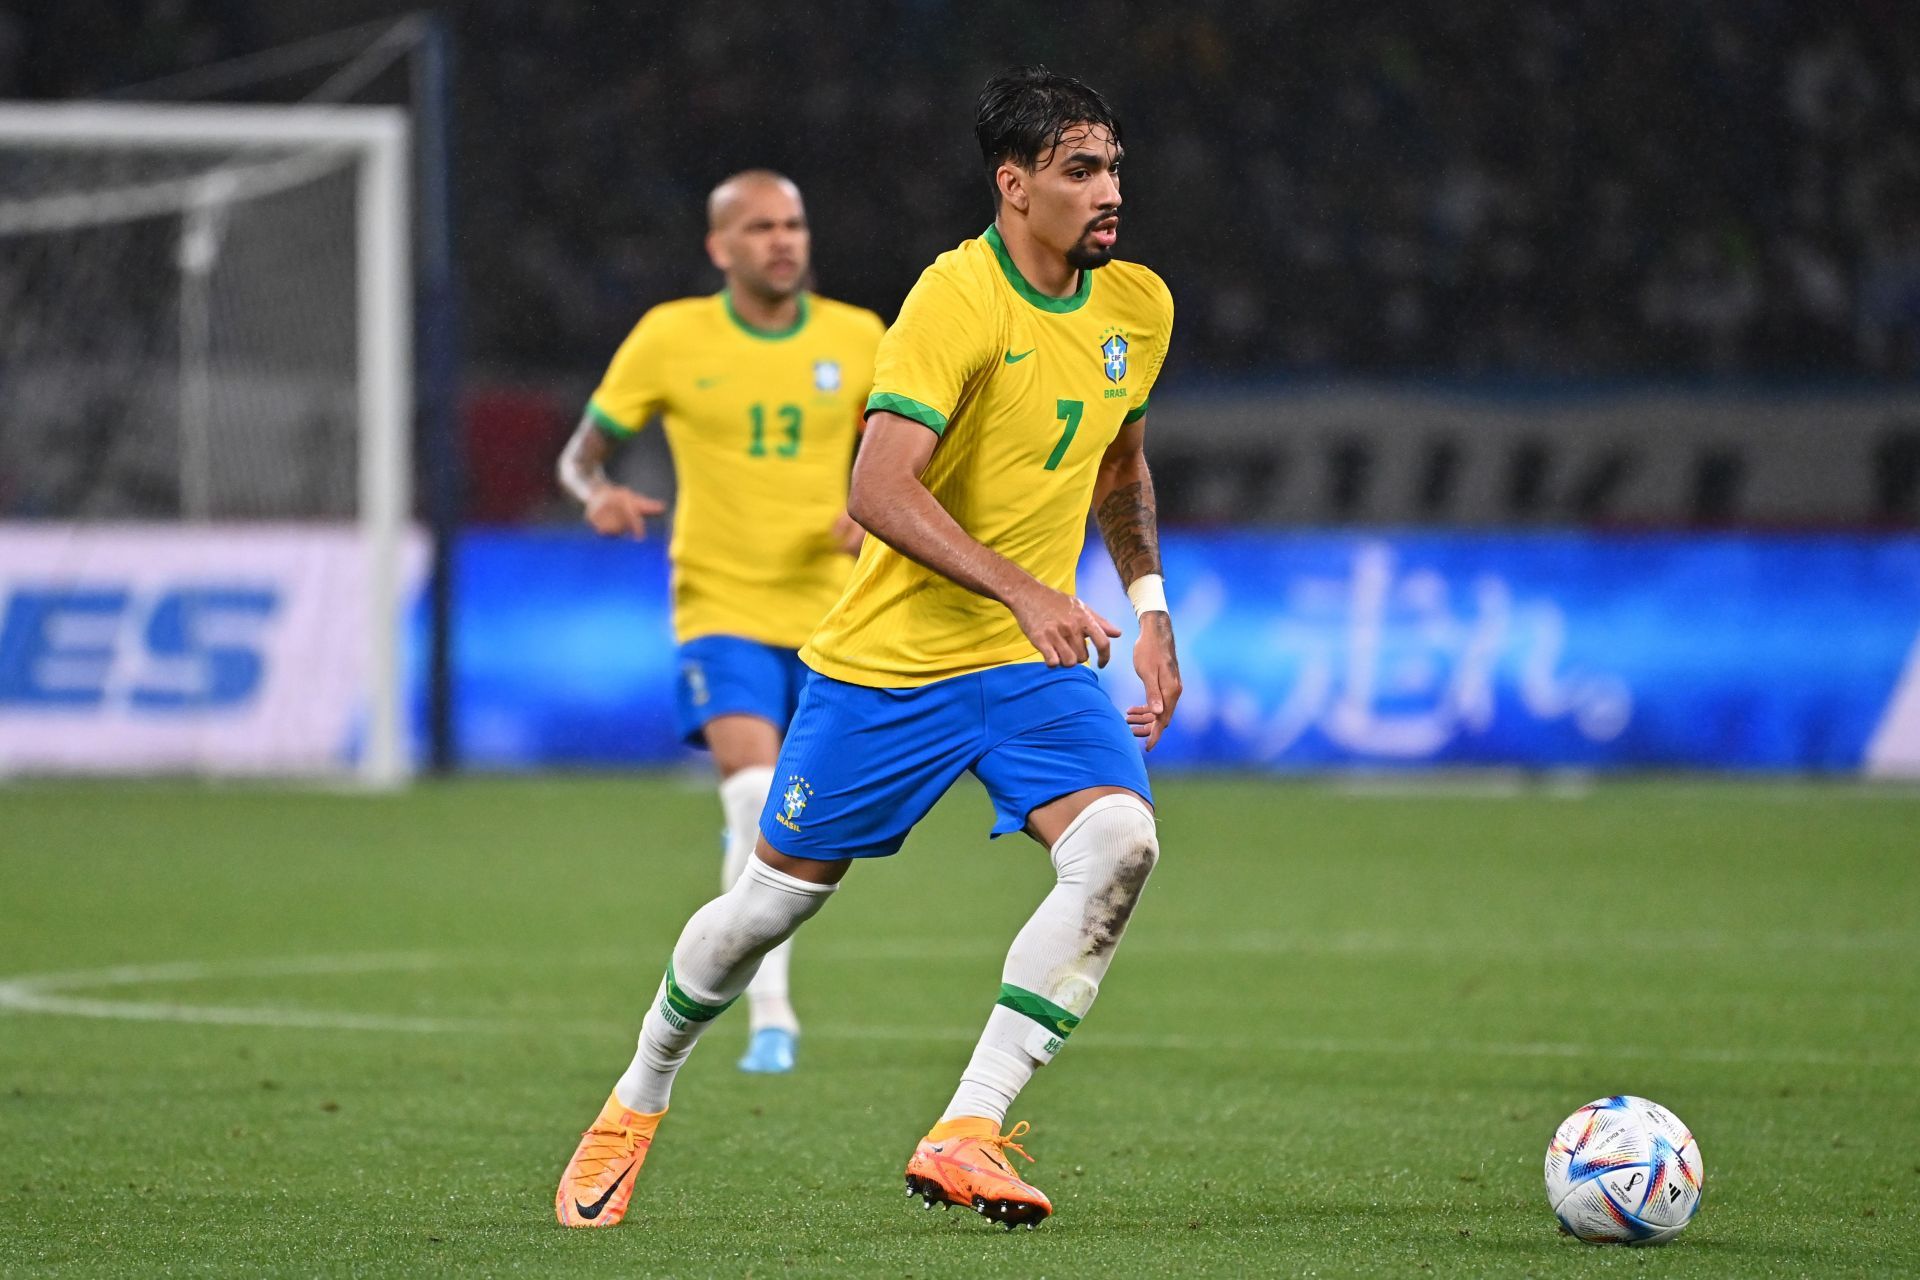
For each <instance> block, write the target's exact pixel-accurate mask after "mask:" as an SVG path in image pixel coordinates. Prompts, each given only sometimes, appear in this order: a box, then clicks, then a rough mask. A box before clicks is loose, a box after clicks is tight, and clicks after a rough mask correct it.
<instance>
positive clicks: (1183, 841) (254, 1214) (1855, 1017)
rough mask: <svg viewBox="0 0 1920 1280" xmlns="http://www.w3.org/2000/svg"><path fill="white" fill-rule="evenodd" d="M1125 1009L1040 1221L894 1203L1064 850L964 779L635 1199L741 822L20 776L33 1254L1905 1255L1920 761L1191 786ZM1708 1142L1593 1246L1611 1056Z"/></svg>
mask: <svg viewBox="0 0 1920 1280" xmlns="http://www.w3.org/2000/svg"><path fill="white" fill-rule="evenodd" d="M1160 800H1161V812H1162V819H1163V825H1162V840H1163V845H1164V848H1165V851H1166V852H1165V856H1164V857H1163V860H1162V863H1161V867H1160V870H1159V871H1158V872H1157V873H1156V874H1155V876H1154V879H1153V882H1152V884H1151V885H1150V886H1149V888H1148V892H1147V897H1146V899H1145V901H1144V903H1143V904H1142V906H1141V909H1140V911H1139V912H1138V914H1137V915H1136V916H1135V919H1134V923H1133V926H1132V928H1131V930H1130V931H1129V933H1128V936H1127V940H1126V942H1125V944H1124V945H1123V946H1122V948H1121V950H1120V953H1119V958H1118V961H1117V962H1116V964H1115V967H1114V970H1113V972H1112V974H1111V975H1110V976H1109V979H1108V982H1107V985H1106V988H1105V990H1104V992H1103V994H1102V996H1101V999H1100V1003H1099V1004H1098V1006H1097V1007H1096V1008H1095V1009H1094V1012H1093V1015H1092V1016H1091V1017H1090V1018H1089V1019H1088V1021H1087V1024H1086V1025H1085V1027H1083V1028H1082V1029H1081V1031H1080V1032H1079V1033H1078V1034H1077V1035H1076V1036H1075V1037H1074V1040H1073V1043H1072V1044H1071V1045H1070V1046H1069V1047H1068V1048H1067V1049H1066V1050H1065V1051H1064V1052H1063V1053H1062V1054H1061V1056H1060V1059H1059V1061H1058V1062H1057V1063H1056V1064H1055V1065H1054V1066H1052V1067H1049V1068H1047V1069H1046V1070H1044V1071H1042V1072H1041V1073H1040V1075H1039V1076H1038V1077H1037V1078H1036V1080H1035V1082H1034V1084H1033V1086H1032V1087H1031V1088H1030V1089H1029V1090H1028V1092H1027V1093H1026V1095H1025V1096H1024V1097H1022V1098H1021V1100H1020V1105H1019V1108H1018V1111H1017V1112H1016V1115H1017V1116H1021V1117H1025V1118H1027V1119H1030V1120H1031V1121H1032V1122H1033V1124H1034V1129H1033V1133H1032V1134H1031V1136H1030V1137H1029V1139H1028V1141H1027V1147H1028V1150H1030V1151H1031V1152H1032V1153H1033V1154H1034V1155H1035V1156H1037V1157H1038V1158H1039V1161H1040V1163H1039V1164H1037V1165H1034V1166H1031V1167H1030V1168H1031V1172H1032V1176H1033V1178H1034V1180H1035V1181H1036V1182H1037V1183H1038V1184H1039V1185H1040V1186H1041V1187H1043V1188H1044V1189H1045V1190H1046V1191H1047V1192H1048V1193H1049V1194H1050V1195H1051V1196H1052V1197H1053V1200H1054V1203H1055V1206H1056V1214H1055V1217H1054V1218H1053V1220H1052V1221H1050V1222H1048V1223H1047V1224H1046V1225H1045V1226H1043V1227H1042V1228H1041V1229H1040V1230H1038V1231H1035V1232H1031V1233H1029V1232H1024V1231H1023V1232H1019V1233H1017V1234H1015V1235H1012V1236H1008V1235H1007V1234H1006V1233H1004V1232H1002V1231H999V1230H998V1229H995V1228H992V1227H990V1226H988V1225H987V1224H986V1223H984V1222H982V1221H981V1220H980V1219H978V1218H976V1217H975V1216H973V1215H971V1214H963V1213H960V1212H957V1211H956V1212H953V1213H945V1214H943V1213H940V1212H937V1211H936V1212H933V1213H928V1212H925V1211H923V1210H921V1209H920V1208H919V1206H918V1204H917V1202H909V1201H908V1200H907V1199H906V1197H905V1195H904V1192H903V1188H902V1183H901V1174H900V1171H901V1166H902V1164H903V1163H904V1161H905V1158H906V1156H907V1154H908V1152H909V1151H910V1150H911V1149H912V1146H913V1143H914V1141H915V1140H916V1138H917V1137H918V1136H919V1135H920V1133H921V1132H922V1131H923V1129H924V1128H925V1127H926V1125H927V1124H928V1123H929V1122H930V1121H931V1120H932V1119H933V1118H934V1117H935V1116H936V1115H937V1114H938V1112H939V1109H940V1107H941V1106H942V1105H943V1103H944V1102H945V1100H946V1098H947V1095H948V1093H949V1092H950V1090H951V1089H952V1086H953V1083H954V1080H955V1078H956V1076H957V1075H958V1072H959V1070H960V1067H961V1065H962V1064H963V1063H964V1062H965V1060H966V1057H967V1054H968V1052H969V1047H970V1045H971V1043H972V1040H973V1038H974V1035H975V1034H976V1031H977V1029H978V1027H979V1024H980V1023H981V1021H982V1020H983V1019H984V1017H985V1015H986V1013H987V1010H988V1008H989V1007H990V1005H991V1002H992V1000H993V997H994V994H995V992H996V991H997V983H998V974H999V966H1000V961H1001V957H1002V955H1003V953H1004V951H1005V948H1006V945H1007V943H1008V941H1009V940H1010V939H1011V938H1012V936H1013V933H1014V931H1015V929H1016V928H1017V927H1018V925H1019V923H1020V921H1021V920H1022V919H1023V918H1024V917H1025V916H1026V914H1027V913H1028V912H1029V911H1030V910H1031V908H1032V906H1033V904H1034V903H1036V902H1037V901H1038V900H1039V898H1040V897H1041V896H1042V894H1043V893H1044V892H1045V889H1046V886H1047V884H1048V880H1049V877H1048V873H1047V866H1046V860H1045V857H1044V855H1043V854H1042V853H1041V852H1040V851H1039V850H1038V849H1037V848H1035V847H1034V846H1032V845H1030V844H1029V843H1027V842H1026V841H1025V840H1023V839H1019V838H1010V839H1006V840H1001V841H997V842H994V843H992V844H989V843H988V841H987V840H986V839H985V836H984V832H985V829H986V826H987V824H988V821H989V817H988V811H987V805H986V801H985V799H984V797H983V796H982V795H981V794H980V793H979V792H978V790H977V789H974V788H973V787H972V785H971V784H970V783H969V784H965V785H964V786H963V787H962V789H960V790H958V791H957V792H956V793H955V794H954V795H953V796H951V797H950V798H949V799H948V801H947V802H946V803H945V804H944V805H942V807H941V808H940V809H939V810H938V811H937V812H936V813H935V814H934V815H933V817H932V818H931V819H930V820H929V821H928V822H927V823H926V824H924V826H923V827H922V828H921V830H920V831H919V832H917V833H916V835H915V836H914V837H913V839H912V840H911V841H910V842H909V844H908V846H907V849H906V851H905V852H904V853H903V854H902V855H901V856H900V857H898V858H896V859H894V860H893V861H892V862H891V863H890V864H886V865H876V866H863V867H860V868H857V869H856V870H855V871H854V873H853V874H852V875H851V876H850V877H849V878H848V881H847V884H846V887H845V888H844V890H843V891H842V892H841V893H840V894H839V895H838V897H837V898H836V899H835V900H834V902H833V903H832V904H831V905H830V906H829V907H828V909H827V910H826V911H825V912H824V913H823V914H822V915H821V916H820V918H818V919H817V920H815V921H814V922H813V923H812V924H810V925H809V926H808V927H807V929H806V930H805V931H804V932H803V933H802V935H801V940H800V942H799V944H798V948H797V955H796V957H795V970H794V972H795V989H796V1000H797V1002H798V1003H799V1005H800V1008H801V1013H802V1016H803V1017H804V1018H805V1019H807V1032H806V1035H805V1037H804V1039H803V1040H802V1043H801V1069H800V1071H799V1072H798V1073H797V1074H795V1075H793V1076H791V1077H787V1078H779V1079H765V1078H749V1077H744V1076H741V1075H740V1074H738V1073H737V1072H736V1071H734V1069H733V1059H734V1058H735V1057H736V1056H737V1055H738V1052H739V1050H740V1048H741V1046H742V1042H743V1040H744V1037H745V1019H744V1017H742V1016H740V1015H739V1014H733V1015H729V1016H728V1018H726V1019H723V1020H722V1021H721V1022H720V1023H719V1024H718V1025H717V1027H716V1028H715V1029H714V1030H713V1031H712V1032H710V1033H709V1035H708V1037H707V1039H706V1040H705V1041H704V1042H703V1047H702V1048H701V1049H700V1050H699V1052H698V1053H696V1054H695V1056H694V1059H693V1062H692V1064H691V1065H690V1066H689V1068H688V1070H687V1071H686V1072H685V1073H684V1074H683V1075H682V1077H681V1081H680V1084H679V1087H678V1089H677V1090H676V1092H675V1095H674V1104H673V1114H672V1115H671V1116H670V1117H669V1118H668V1120H667V1122H666V1124H665V1125H664V1127H663V1128H662V1130H661V1137H660V1141H659V1144H658V1145H657V1147H656V1149H655V1151H654V1153H653V1155H652V1157H651V1158H650V1160H649V1161H648V1164H647V1167H646V1170H645V1173H644V1175H643V1176H642V1178H641V1180H640V1184H639V1190H638V1192H637V1194H636V1195H635V1198H634V1206H633V1209H632V1210H631V1212H630V1213H629V1216H628V1219H627V1222H626V1225H624V1226H622V1227H620V1228H618V1229H616V1230H613V1231H594V1232H585V1231H581V1232H569V1231H565V1230H562V1229H561V1228H559V1227H558V1226H556V1225H555V1224H554V1222H553V1220H552V1207H551V1205H552V1195H553V1188H554V1183H555V1180H556V1178H557V1177H558V1175H559V1172H560V1168H561V1166H562V1165H563V1164H564V1163H565V1161H566V1158H567V1156H568V1154H569V1152H570V1151H571V1149H572V1146H573V1143H574V1140H575V1138H576V1136H577V1134H578V1132H579V1130H580V1129H581V1128H582V1127H584V1125H585V1124H586V1123H587V1121H588V1120H590V1119H591V1118H592V1116H593V1113H594V1110H595V1108H596V1107H598V1105H599V1103H600V1101H601V1099H602V1098H603V1097H604V1096H605V1094H606V1091H607V1089H608V1087H609V1086H610V1084H611V1082H612V1079H613V1077H614V1076H615V1075H616V1074H617V1073H618V1072H619V1070H620V1069H621V1067H622V1065H623V1064H624V1063H625V1061H626V1059H627V1057H628V1054H629V1052H630V1050H631V1045H632V1037H633V1034H634V1032H635V1030H636V1028H637V1025H638V1015H639V1013H640V1010H641V1009H642V1008H643V1006H644V1004H645V1002H646V1001H647V999H648V998H649V997H650V996H651V994H652V992H653V989H654V985H655V982H656V981H657V978H658V975H659V972H660V968H661V965H662V963H663V961H664V959H665V956H666V952H667V949H668V947H669V945H670V944H671V941H672V938H673V936H674V934H675V932H676V931H677V928H678V926H679V924H680V922H681V921H682V920H683V919H684V917H685V916H686V914H687V913H688V912H689V911H690V910H691V909H692V908H693V907H694V906H696V905H697V904H698V903H700V902H701V901H703V900H704V899H705V898H706V897H707V896H709V894H710V892H711V890H712V889H713V888H714V881H715V879H716V877H717V873H718V863H719V849H718V843H719V842H718V835H717V827H718V824H719V816H718V808H717V805H716V804H715V802H714V800H713V798H712V795H711V793H710V791H708V790H707V788H706V787H705V786H704V785H699V786H696V785H692V784H690V783H688V782H685V781H682V780H679V779H672V778H646V779H633V780H628V779H580V780H575V779H569V780H545V781H469V782H461V783H457V784H452V785H444V786H427V787H422V788H420V789H418V790H416V791H414V792H412V793H410V794H407V795H404V796H390V797H376V796H366V797H355V796H345V795H326V794H315V793H301V792H284V791H268V790H253V789H240V790H206V789H198V788H189V787H170V786H151V787H108V786H96V785H74V786H65V785H62V786H28V787H14V788H10V789H4V790H0V1006H3V1007H0V1272H4V1273H6V1274H10V1275H11V1274H22V1275H24V1274H36V1275H38V1274H53V1275H58V1274H75V1275H89V1276H92V1275H103V1274H120V1275H139V1276H155V1275H227V1274H233V1275H263V1274H286V1275H348V1274H369V1275H373V1274H382V1275H428V1274H446V1275H454V1274H458V1275H472V1274H509V1273H512V1274H539V1275H561V1274H578V1275H615V1274H618V1275H677V1276H706V1275H713V1276H745V1275H754V1276H772V1275H786V1274H811V1275H836V1276H840V1275H874V1276H896V1277H908V1276H911V1277H940V1276H953V1275H972V1276H998V1275H1016V1276H1021V1277H1030V1278H1035V1280H1037V1278H1039V1277H1052V1276H1100V1277H1115V1276H1134V1275H1254V1274H1271V1275H1280V1274H1286V1275H1303V1274H1320V1275H1369V1274H1370V1275H1460V1276H1484V1275H1515V1276H1518V1275H1532V1276H1543V1277H1544V1276H1576V1275H1578V1276H1587V1275H1595V1274H1602V1275H1636V1276H1649V1277H1651V1276H1675V1277H1680V1276H1709V1275H1711V1276H1725V1275H1742V1276H1758V1275H1782V1276H1787V1275H1793V1276H1798V1275H1817V1276H1841V1275H1849V1276H1850V1275H1910V1274H1914V1273H1916V1272H1920V793H1916V792H1913V791H1899V790H1872V789H1864V788H1857V787H1852V786H1832V787H1821V786H1801V785H1784V784H1769V783H1760V782H1755V783H1706V782H1670V783H1659V782H1650V783H1615V784H1607V785H1603V786H1601V787H1600V788H1599V789H1597V790H1595V791H1593V792H1592V793H1590V794H1579V795H1567V794H1556V793H1553V792H1551V791H1547V790H1540V789H1531V788H1521V789H1519V793H1518V794H1515V795H1494V794H1484V793H1481V792H1478V791H1475V790H1474V789H1472V788H1465V789H1462V790H1458V791H1453V792H1448V791H1444V790H1437V791H1431V792H1424V793H1423V792H1420V791H1417V790H1415V791H1410V792H1363V791H1354V790H1351V789H1343V788H1341V787H1338V786H1335V785H1332V784H1311V783H1289V784H1276V783H1267V782H1256V781H1248V780H1241V781H1207V782H1201V781H1181V780H1167V781H1165V782H1164V783H1163V784H1162V786H1161V794H1160ZM1614 1092H1630V1093H1640V1094H1644V1095H1647V1096H1649V1097H1652V1098H1655V1099H1657V1100H1659V1101H1660V1102H1662V1103H1664V1104H1666V1105H1667V1106H1670V1107H1672V1108H1673V1109H1674V1110H1675V1111H1677V1112H1678V1113H1679V1114H1680V1115H1681V1116H1682V1117H1684V1118H1685V1119H1686V1121H1687V1122H1688V1123H1689V1124H1691V1125H1692V1126H1693V1129H1694V1131H1695V1133H1696V1134H1698V1135H1699V1138H1700V1142H1701V1146H1702V1149H1703V1153H1704V1155H1705V1159H1706V1166H1707V1196H1706V1203H1705V1207H1704V1208H1703V1209H1702V1211H1701V1214H1700V1216H1699V1217H1698V1218H1697V1219H1696V1220H1695V1222H1694V1224H1693V1225H1692V1226H1691V1227H1690V1228H1689V1229H1688V1230H1687V1231H1686V1233H1684V1234H1683V1235H1682V1236H1681V1237H1680V1239H1679V1240H1678V1241H1677V1242H1676V1243H1674V1244H1671V1245H1668V1246H1665V1247H1662V1248H1658V1249H1651V1250H1626V1249H1620V1248H1602V1247H1594V1246H1588V1245H1582V1244H1579V1243H1577V1242H1575V1241H1572V1240H1569V1239H1566V1238H1563V1237H1561V1236H1559V1235H1558V1234H1557V1233H1556V1230H1555V1226H1554V1221H1553V1218H1552V1215H1551V1214H1550V1213H1549V1212H1548V1209H1547V1206H1546V1204H1545V1203H1544V1196H1543V1192H1542V1188H1541V1173H1540V1168H1541V1159H1542V1155H1543V1152H1544V1150H1545V1146H1546V1142H1547V1138H1548V1137H1549V1135H1550V1134H1551V1133H1552V1132H1553V1129H1554V1126H1555V1125H1556V1123H1557V1122H1558V1121H1559V1120H1560V1119H1561V1118H1562V1117H1563V1116H1564V1115H1565V1114H1567V1113H1568V1112H1570V1111H1571V1110H1573V1108H1574V1107H1576V1106H1578V1105H1580V1104H1581V1103H1583V1102H1586V1101H1588V1100H1589V1099H1591V1098H1593V1097H1596V1096H1599V1095H1602V1094H1607V1093H1614Z"/></svg>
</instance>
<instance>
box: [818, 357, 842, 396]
mask: <svg viewBox="0 0 1920 1280" xmlns="http://www.w3.org/2000/svg"><path fill="white" fill-rule="evenodd" d="M813 389H814V390H815V391H838V390H839V389H840V362H839V361H838V360H815V361H814V362H813Z"/></svg>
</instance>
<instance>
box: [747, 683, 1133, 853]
mask: <svg viewBox="0 0 1920 1280" xmlns="http://www.w3.org/2000/svg"><path fill="white" fill-rule="evenodd" d="M967 769H971V770H972V771H973V774H974V776H975V777H977V778H979V779H980V781H981V782H983V783H985V784H986V787H987V794H988V795H989V796H991V797H992V798H993V808H994V814H995V821H994V824H993V834H994V835H996V836H1001V835H1006V834H1008V833H1009V832H1013V831H1019V830H1021V829H1022V828H1024V827H1025V826H1026V825H1027V815H1028V814H1029V813H1032V812H1033V811H1034V810H1035V809H1037V808H1039V807H1040V806H1041V805H1043V804H1046V803H1047V802H1049V801H1051V800H1058V799H1059V798H1060V797H1061V796H1064V795H1068V794H1070V793H1072V792H1075V791H1081V790H1084V789H1085V788H1087V787H1125V788H1126V789H1127V790H1129V791H1132V792H1135V793H1137V794H1138V795H1139V796H1140V797H1141V798H1142V799H1143V800H1146V801H1147V802H1148V803H1152V801H1153V794H1152V792H1150V791H1149V790H1148V789H1147V765H1146V760H1145V758H1144V757H1143V755H1142V752H1141V747H1140V743H1139V742H1138V740H1136V739H1135V738H1134V736H1133V733H1132V731H1131V730H1130V729H1128V728H1127V722H1126V718H1125V717H1124V716H1122V715H1121V714H1120V712H1119V711H1118V710H1116V709H1115V707H1114V705H1113V703H1112V702H1110V701H1109V700H1108V699H1107V695H1106V693H1105V692H1104V691H1103V690H1102V689H1101V688H1100V682H1099V680H1098V679H1096V678H1095V677H1094V674H1093V672H1092V671H1091V670H1090V669H1088V668H1086V667H1048V666H1045V665H1043V664H1041V663H1038V662H1022V663H1016V664H1014V665H1011V666H1004V667H993V668H990V669H988V670H986V671H979V672H975V673H974V674H972V675H965V676H955V677H953V678H952V679H950V680H940V681H936V682H935V683H933V684H927V685H921V686H919V687H918V688H913V689H871V688H868V687H866V686H864V685H857V684H847V683H845V682H844V681H840V680H831V679H828V678H827V677H826V676H823V675H815V676H814V677H813V679H812V680H811V681H809V682H808V683H807V687H806V690H805V692H804V693H802V694H801V696H800V709H799V711H798V712H796V713H795V715H794V718H793V724H792V725H791V726H790V727H789V728H788V730H787V739H786V743H785V745H784V746H782V747H781V749H780V762H779V763H778V764H777V765H775V766H774V775H773V776H774V783H773V789H772V791H771V792H770V793H769V794H768V796H767V805H766V808H765V809H764V810H763V811H762V812H761V814H760V833H761V834H762V835H764V836H765V837H766V838H767V843H768V844H770V845H772V846H773V847H774V848H775V849H778V850H779V851H780V852H781V853H784V854H787V855H789V856H791V857H795V858H819V859H823V860H827V861H838V860H840V859H843V858H882V857H885V856H886V855H888V854H890V853H893V852H895V851H896V850H898V849H899V848H900V845H901V842H902V841H904V840H905V839H906V838H907V832H908V831H910V830H912V829H913V825H914V824H915V823H917V822H919V821H920V819H922V818H924V817H926V816H927V811H928V810H929V809H931V808H933V805H934V802H935V801H937V800H938V799H939V798H940V797H941V796H943V795H945V794H946V793H947V789H948V788H949V787H951V786H952V785H953V784H954V782H955V781H956V780H957V779H958V778H959V777H960V774H961V772H962V771H963V770H967Z"/></svg>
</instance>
